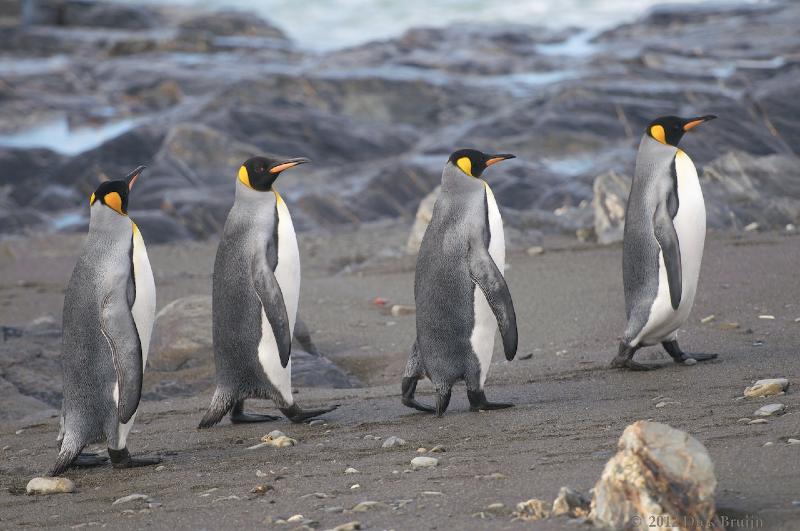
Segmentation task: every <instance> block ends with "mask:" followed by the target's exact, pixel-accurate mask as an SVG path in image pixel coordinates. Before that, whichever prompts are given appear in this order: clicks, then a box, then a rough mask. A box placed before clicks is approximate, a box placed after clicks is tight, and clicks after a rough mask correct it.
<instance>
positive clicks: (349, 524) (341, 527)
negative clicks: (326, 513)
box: [328, 521, 362, 531]
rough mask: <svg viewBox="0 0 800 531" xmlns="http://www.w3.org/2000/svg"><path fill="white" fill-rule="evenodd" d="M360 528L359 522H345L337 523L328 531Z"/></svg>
mask: <svg viewBox="0 0 800 531" xmlns="http://www.w3.org/2000/svg"><path fill="white" fill-rule="evenodd" d="M357 529H362V527H361V522H355V521H354V522H347V523H346V524H341V525H337V526H336V527H334V528H332V529H329V530H328V531H356V530H357Z"/></svg>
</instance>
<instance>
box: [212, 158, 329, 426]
mask: <svg viewBox="0 0 800 531" xmlns="http://www.w3.org/2000/svg"><path fill="white" fill-rule="evenodd" d="M305 162H309V161H308V159H304V158H296V159H289V160H284V161H278V160H273V159H269V158H265V157H255V158H252V159H249V160H247V161H246V162H245V163H244V164H243V165H242V166H241V167H240V168H239V178H238V180H237V181H236V198H235V200H234V204H233V207H232V208H231V211H230V213H229V214H228V219H227V220H226V222H225V228H224V229H223V234H222V240H221V241H220V243H219V247H218V249H217V258H216V261H215V262H214V278H213V294H212V295H213V297H212V299H213V304H212V314H213V315H212V317H213V343H214V360H215V363H216V380H217V388H216V390H215V391H214V396H213V398H212V399H211V405H210V406H209V409H208V412H206V414H205V416H204V417H203V419H202V420H201V421H200V425H199V427H200V428H208V427H210V426H213V425H214V424H216V423H218V422H219V421H220V420H222V417H224V416H225V414H226V413H228V412H229V411H230V412H231V421H232V422H233V423H245V422H266V421H271V420H277V419H278V417H274V416H271V415H258V414H248V413H245V412H244V401H245V399H247V398H270V399H272V400H273V401H274V402H275V404H276V405H277V406H278V407H279V408H280V410H281V412H282V413H283V414H284V415H286V416H287V417H288V418H289V420H291V421H292V422H303V421H305V420H308V419H311V418H313V417H316V416H318V415H322V414H324V413H328V412H330V411H332V410H334V409H336V407H337V406H333V407H329V408H324V409H313V410H303V409H301V408H300V407H299V406H298V405H297V404H296V403H295V402H294V397H293V396H292V362H291V359H290V354H291V345H292V335H293V333H294V326H295V320H296V317H297V304H298V301H299V297H300V254H299V251H298V248H297V238H296V236H295V232H294V226H293V225H292V218H291V216H290V215H289V209H288V208H287V207H286V203H284V202H283V199H282V198H281V196H280V194H278V192H277V190H275V188H273V184H274V182H275V180H276V179H277V178H278V176H279V175H280V173H281V172H282V171H284V170H287V169H289V168H292V167H294V166H297V165H298V164H303V163H305Z"/></svg>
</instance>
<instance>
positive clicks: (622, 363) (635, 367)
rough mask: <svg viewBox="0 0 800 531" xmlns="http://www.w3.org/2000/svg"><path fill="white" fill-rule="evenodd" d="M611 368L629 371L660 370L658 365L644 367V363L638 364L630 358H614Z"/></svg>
mask: <svg viewBox="0 0 800 531" xmlns="http://www.w3.org/2000/svg"><path fill="white" fill-rule="evenodd" d="M611 368H612V369H628V370H631V371H640V372H641V371H654V370H656V369H659V368H660V367H659V366H658V365H644V364H643V363H637V362H635V361H633V360H632V359H630V358H625V359H619V357H617V358H614V359H613V360H612V361H611Z"/></svg>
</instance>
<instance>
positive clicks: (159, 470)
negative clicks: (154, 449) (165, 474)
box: [156, 465, 167, 472]
mask: <svg viewBox="0 0 800 531" xmlns="http://www.w3.org/2000/svg"><path fill="white" fill-rule="evenodd" d="M166 469H167V467H165V466H164V465H158V466H157V467H156V472H161V471H162V470H166Z"/></svg>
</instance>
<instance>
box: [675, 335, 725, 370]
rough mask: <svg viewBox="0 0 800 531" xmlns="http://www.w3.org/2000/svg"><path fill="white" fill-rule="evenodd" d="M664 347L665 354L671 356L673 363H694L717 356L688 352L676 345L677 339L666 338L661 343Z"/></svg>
mask: <svg viewBox="0 0 800 531" xmlns="http://www.w3.org/2000/svg"><path fill="white" fill-rule="evenodd" d="M661 345H662V346H663V347H664V350H666V351H667V354H669V355H670V356H672V359H673V360H674V361H675V363H681V364H683V365H694V364H695V363H697V362H698V361H708V360H713V359H714V358H716V357H717V355H716V354H694V353H692V354H690V353H687V352H684V351H682V350H681V347H679V346H678V340H677V339H668V340H667V341H664V342H662V343H661Z"/></svg>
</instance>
